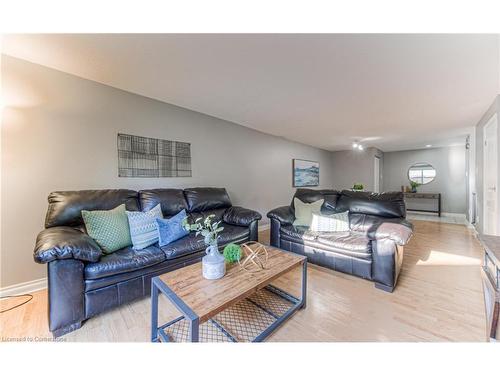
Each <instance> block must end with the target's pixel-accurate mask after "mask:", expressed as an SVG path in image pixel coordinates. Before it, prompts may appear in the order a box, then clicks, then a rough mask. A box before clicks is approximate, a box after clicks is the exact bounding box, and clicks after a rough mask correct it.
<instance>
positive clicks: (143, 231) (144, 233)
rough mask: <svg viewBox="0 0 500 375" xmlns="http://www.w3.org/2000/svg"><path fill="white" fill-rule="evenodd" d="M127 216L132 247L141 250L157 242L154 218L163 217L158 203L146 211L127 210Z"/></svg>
mask: <svg viewBox="0 0 500 375" xmlns="http://www.w3.org/2000/svg"><path fill="white" fill-rule="evenodd" d="M127 217H128V225H129V228H130V237H131V238H132V247H133V249H135V250H141V249H144V248H146V247H148V246H150V245H153V244H155V243H156V242H158V230H157V224H156V219H163V215H162V213H161V206H160V204H157V205H156V206H155V207H153V208H152V209H151V210H149V211H146V212H140V211H127Z"/></svg>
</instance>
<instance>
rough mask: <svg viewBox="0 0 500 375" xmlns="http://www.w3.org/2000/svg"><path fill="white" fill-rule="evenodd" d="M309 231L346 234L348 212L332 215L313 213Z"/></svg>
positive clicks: (347, 229)
mask: <svg viewBox="0 0 500 375" xmlns="http://www.w3.org/2000/svg"><path fill="white" fill-rule="evenodd" d="M309 229H310V230H311V231H313V232H347V231H349V212H348V211H345V212H340V213H338V214H333V215H320V214H317V213H313V214H312V221H311V226H310V227H309Z"/></svg>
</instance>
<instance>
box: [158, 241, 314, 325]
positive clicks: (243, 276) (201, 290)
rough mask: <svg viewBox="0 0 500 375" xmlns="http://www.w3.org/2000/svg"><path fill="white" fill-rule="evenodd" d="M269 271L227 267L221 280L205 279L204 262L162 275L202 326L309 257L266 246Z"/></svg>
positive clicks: (234, 265) (235, 266) (235, 265)
mask: <svg viewBox="0 0 500 375" xmlns="http://www.w3.org/2000/svg"><path fill="white" fill-rule="evenodd" d="M266 249H267V251H268V254H269V258H268V262H267V264H266V269H264V270H259V271H258V272H254V273H250V272H248V271H245V270H243V269H242V268H241V267H240V266H239V265H238V263H236V264H232V265H226V274H225V275H224V277H223V278H221V279H218V280H207V279H205V278H203V276H202V269H201V262H198V263H196V264H192V265H190V266H187V267H184V268H180V269H177V270H175V271H171V272H168V273H165V274H163V275H161V276H159V278H160V280H161V281H163V282H164V283H165V284H166V285H167V286H168V287H169V288H170V289H171V290H172V291H173V292H174V293H175V294H176V295H177V296H178V297H179V298H180V299H182V300H183V302H184V303H185V304H186V305H188V306H189V307H190V308H191V310H193V312H194V313H195V314H196V315H198V317H199V320H200V324H201V323H203V322H205V321H207V320H208V319H210V318H211V317H213V316H214V315H216V314H218V313H219V312H221V311H222V310H225V309H226V308H227V307H229V306H230V305H232V304H234V303H236V302H238V301H240V300H242V299H244V298H246V297H248V296H250V295H252V294H253V293H255V292H256V291H258V290H259V289H261V288H263V287H265V286H266V285H268V284H269V283H270V282H271V281H273V280H274V279H276V278H278V277H280V276H281V275H283V274H285V273H287V272H288V271H290V270H291V269H293V268H294V267H296V266H298V265H301V264H303V263H304V261H305V260H306V257H304V256H301V255H297V254H293V253H290V252H286V251H283V250H279V249H276V248H274V247H271V246H266Z"/></svg>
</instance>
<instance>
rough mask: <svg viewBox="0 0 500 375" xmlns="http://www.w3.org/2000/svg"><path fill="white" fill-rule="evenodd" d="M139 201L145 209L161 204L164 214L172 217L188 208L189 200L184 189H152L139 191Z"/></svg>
mask: <svg viewBox="0 0 500 375" xmlns="http://www.w3.org/2000/svg"><path fill="white" fill-rule="evenodd" d="M139 202H140V203H141V209H142V210H143V211H148V210H151V209H152V208H153V207H155V206H156V205H157V204H160V205H161V211H162V213H163V216H165V217H170V216H173V215H175V214H177V213H179V212H181V211H182V210H187V208H188V206H187V202H186V199H185V198H184V192H183V191H182V189H150V190H141V191H139Z"/></svg>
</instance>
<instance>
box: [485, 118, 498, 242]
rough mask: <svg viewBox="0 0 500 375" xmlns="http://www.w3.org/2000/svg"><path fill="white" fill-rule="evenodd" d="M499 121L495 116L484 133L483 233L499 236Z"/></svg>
mask: <svg viewBox="0 0 500 375" xmlns="http://www.w3.org/2000/svg"><path fill="white" fill-rule="evenodd" d="M497 134H498V120H497V115H494V116H493V117H492V118H491V119H490V121H488V123H487V124H486V125H485V127H484V133H483V145H484V148H483V150H484V152H483V233H484V234H489V235H497V234H498V194H497V188H498V141H497V140H498V138H497Z"/></svg>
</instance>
